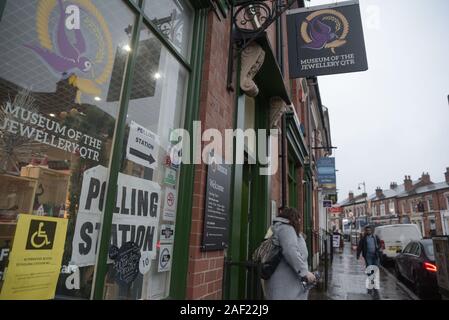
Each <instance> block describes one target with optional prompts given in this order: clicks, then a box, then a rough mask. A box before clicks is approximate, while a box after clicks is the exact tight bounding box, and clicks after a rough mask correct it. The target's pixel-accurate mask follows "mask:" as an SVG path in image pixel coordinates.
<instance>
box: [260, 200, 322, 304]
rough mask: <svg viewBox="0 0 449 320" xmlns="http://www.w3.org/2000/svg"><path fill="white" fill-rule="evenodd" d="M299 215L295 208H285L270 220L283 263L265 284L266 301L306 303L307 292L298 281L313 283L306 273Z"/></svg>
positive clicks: (313, 280)
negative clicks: (304, 280)
mask: <svg viewBox="0 0 449 320" xmlns="http://www.w3.org/2000/svg"><path fill="white" fill-rule="evenodd" d="M300 223H301V214H300V213H299V211H298V210H296V209H294V208H285V209H283V210H282V211H281V213H280V214H279V215H278V217H276V218H275V219H273V225H272V227H271V230H272V232H273V236H274V237H276V239H277V241H278V243H279V245H280V246H281V248H282V260H281V262H280V263H279V265H278V266H277V268H276V270H275V271H274V273H273V274H272V276H271V277H270V278H269V279H268V280H266V281H265V286H264V287H265V296H266V299H267V300H307V297H308V294H309V290H308V289H306V288H304V285H303V284H302V281H301V278H303V277H305V278H306V279H307V281H308V282H309V283H312V282H315V281H316V278H315V275H314V274H313V273H311V272H309V270H308V264H307V258H308V251H307V245H306V242H305V240H304V238H303V236H302V235H301V232H300Z"/></svg>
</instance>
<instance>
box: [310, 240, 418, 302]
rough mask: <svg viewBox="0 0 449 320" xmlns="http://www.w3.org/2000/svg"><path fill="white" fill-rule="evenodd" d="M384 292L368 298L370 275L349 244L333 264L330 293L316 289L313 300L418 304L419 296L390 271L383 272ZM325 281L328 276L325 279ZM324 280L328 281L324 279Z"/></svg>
mask: <svg viewBox="0 0 449 320" xmlns="http://www.w3.org/2000/svg"><path fill="white" fill-rule="evenodd" d="M379 270H380V275H379V276H380V282H379V284H380V289H379V291H378V292H377V293H376V292H373V294H368V290H367V288H366V279H367V275H366V274H365V263H364V260H363V259H362V258H361V259H360V260H357V259H356V254H355V251H353V250H352V249H351V246H350V244H349V243H345V247H344V250H343V252H342V253H339V252H338V251H337V252H334V258H333V262H332V264H331V266H330V270H329V282H328V290H327V292H322V291H320V290H319V289H313V290H311V292H310V295H309V299H310V300H415V299H416V296H414V295H413V293H411V292H410V290H407V288H406V287H405V286H404V285H403V284H402V283H400V282H399V281H398V280H397V279H396V278H395V277H394V276H393V275H391V274H390V273H389V272H388V271H387V270H386V269H384V268H382V267H381V268H380V269H379ZM323 278H324V275H323ZM323 280H324V279H323Z"/></svg>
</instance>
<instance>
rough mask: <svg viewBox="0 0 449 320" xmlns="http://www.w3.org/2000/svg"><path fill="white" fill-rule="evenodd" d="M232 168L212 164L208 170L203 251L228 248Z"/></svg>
mask: <svg viewBox="0 0 449 320" xmlns="http://www.w3.org/2000/svg"><path fill="white" fill-rule="evenodd" d="M231 178H232V172H231V166H230V165H226V164H218V163H212V164H211V165H209V166H208V169H207V186H206V197H205V203H204V207H205V212H204V227H203V243H202V248H201V249H202V250H203V251H212V250H223V249H224V248H226V247H227V246H228V233H229V214H230V200H231V197H230V189H231Z"/></svg>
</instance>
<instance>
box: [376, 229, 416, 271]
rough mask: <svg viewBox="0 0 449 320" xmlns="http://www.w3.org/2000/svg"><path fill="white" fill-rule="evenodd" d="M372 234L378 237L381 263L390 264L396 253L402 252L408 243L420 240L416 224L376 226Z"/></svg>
mask: <svg viewBox="0 0 449 320" xmlns="http://www.w3.org/2000/svg"><path fill="white" fill-rule="evenodd" d="M374 234H375V235H377V236H378V237H379V240H380V245H381V251H382V257H381V258H382V263H387V262H392V261H393V259H394V258H395V257H396V256H397V254H398V253H397V252H398V251H400V250H403V249H404V248H405V246H406V245H407V244H408V243H409V242H410V241H416V240H421V239H422V234H421V231H419V229H418V226H417V225H416V224H390V225H386V226H378V227H376V228H375V229H374Z"/></svg>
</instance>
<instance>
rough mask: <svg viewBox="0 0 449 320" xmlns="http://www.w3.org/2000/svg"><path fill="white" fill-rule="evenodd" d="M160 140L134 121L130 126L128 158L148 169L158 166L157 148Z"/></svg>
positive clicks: (127, 148)
mask: <svg viewBox="0 0 449 320" xmlns="http://www.w3.org/2000/svg"><path fill="white" fill-rule="evenodd" d="M158 144H159V138H158V136H157V135H156V134H154V133H153V132H151V131H150V130H148V129H146V128H145V127H142V126H141V125H139V124H137V123H136V122H134V121H131V124H130V126H129V136H128V144H127V147H126V158H128V159H129V160H131V161H132V162H135V163H137V164H140V165H142V166H145V167H148V168H152V169H154V168H156V166H157V162H156V159H157V155H156V152H157V146H158Z"/></svg>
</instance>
